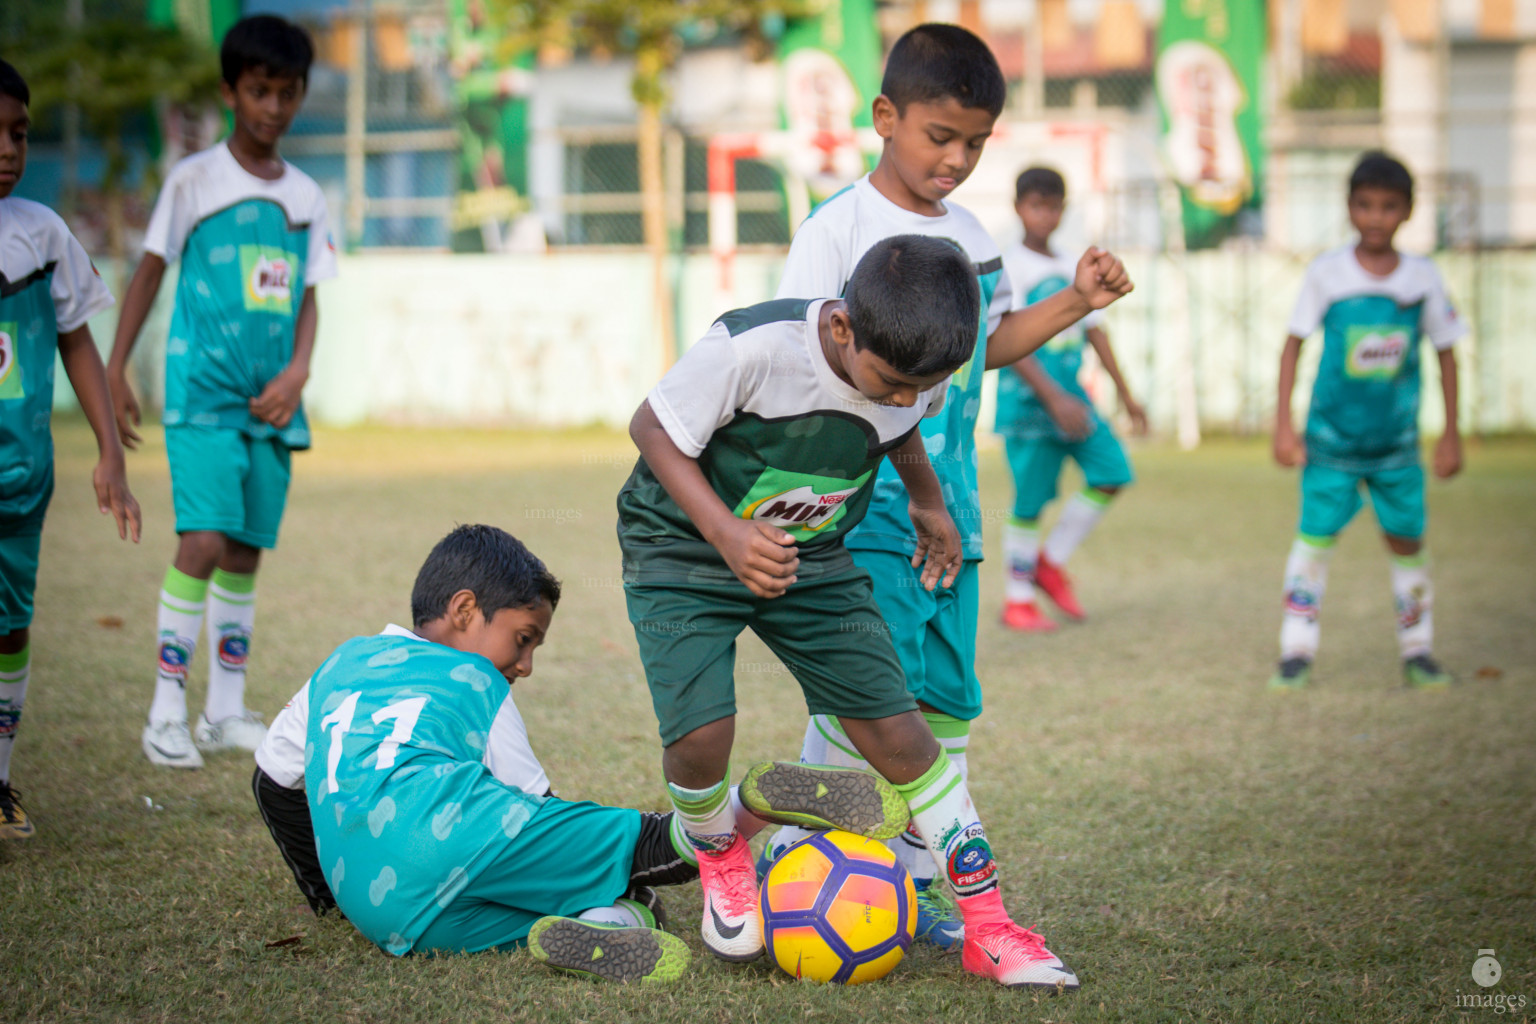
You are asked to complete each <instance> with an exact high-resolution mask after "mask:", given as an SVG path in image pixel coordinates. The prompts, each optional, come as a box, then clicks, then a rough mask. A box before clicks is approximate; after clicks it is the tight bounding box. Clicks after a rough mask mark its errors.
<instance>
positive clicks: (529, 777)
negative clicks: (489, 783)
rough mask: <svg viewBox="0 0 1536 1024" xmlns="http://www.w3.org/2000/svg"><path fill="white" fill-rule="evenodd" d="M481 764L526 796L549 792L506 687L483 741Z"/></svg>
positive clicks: (547, 777) (497, 778) (520, 716)
mask: <svg viewBox="0 0 1536 1024" xmlns="http://www.w3.org/2000/svg"><path fill="white" fill-rule="evenodd" d="M481 760H482V763H483V764H484V765H485V766H486V767H487V768H489V769H490V772H491V775H492V776H494V777H495V778H496V780H497V781H498V782H503V783H506V784H507V785H508V786H512V787H514V788H516V789H520V790H522V791H523V792H524V793H527V794H528V795H529V796H543V795H544V794H545V793H548V792H549V776H548V775H546V774H544V766H543V765H541V764H539V759H538V757H536V756H535V755H534V753H533V747H532V746H530V745H529V743H528V727H527V726H525V725H524V724H523V716H522V715H521V714H520V713H519V712H518V710H517V704H516V703H514V702H513V700H512V694H511V692H510V690H509V692H508V693H507V699H506V700H504V701H502V704H501V707H500V709H498V710H497V712H496V717H495V719H493V720H492V722H491V728H490V732H489V734H488V735H487V736H486V740H485V757H484V758H482V759H481Z"/></svg>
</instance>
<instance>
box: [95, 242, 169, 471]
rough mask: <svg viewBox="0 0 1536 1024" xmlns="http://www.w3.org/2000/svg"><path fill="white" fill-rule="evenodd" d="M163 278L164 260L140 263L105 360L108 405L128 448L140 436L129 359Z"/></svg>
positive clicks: (156, 258) (151, 257) (146, 256)
mask: <svg viewBox="0 0 1536 1024" xmlns="http://www.w3.org/2000/svg"><path fill="white" fill-rule="evenodd" d="M164 277H165V260H163V259H161V258H160V257H159V256H156V255H155V254H154V253H152V252H147V253H145V254H144V258H143V259H141V260H139V266H138V269H137V270H135V271H134V272H133V279H132V280H131V281H129V282H128V290H127V292H125V293H124V294H123V305H122V308H121V309H120V310H119V311H118V315H117V332H116V334H114V335H113V338H112V355H111V356H110V357H108V359H107V384H108V386H109V387H110V389H111V396H110V405H111V411H112V416H113V419H114V420H115V421H116V424H117V433H118V436H119V437H120V438H121V439H122V442H123V445H124V446H125V447H127V448H130V449H131V448H137V447H138V446H139V435H138V433H136V432H135V431H134V429H133V428H134V427H136V426H138V425H139V419H140V416H139V401H138V399H137V398H135V397H134V394H133V388H132V387H130V386H129V384H128V357H129V356H130V355H132V354H133V346H134V345H135V344H136V343H137V342H138V340H139V331H140V330H142V329H143V327H144V321H145V320H146V319H147V318H148V317H149V309H150V307H151V306H153V305H154V304H155V296H156V295H158V294H159V292H160V281H161V279H162V278H164Z"/></svg>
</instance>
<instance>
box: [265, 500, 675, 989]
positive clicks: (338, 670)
mask: <svg viewBox="0 0 1536 1024" xmlns="http://www.w3.org/2000/svg"><path fill="white" fill-rule="evenodd" d="M559 603H560V583H559V581H558V580H556V579H555V578H554V576H553V575H552V574H551V573H550V572H549V570H548V569H547V568H545V566H544V563H543V562H541V561H540V560H539V559H538V558H537V557H536V556H535V555H534V554H533V553H532V552H530V551H529V550H528V549H527V548H526V547H525V546H524V545H523V544H522V543H521V542H519V541H518V540H517V538H515V537H513V536H512V535H510V534H508V533H507V532H506V531H504V530H500V529H497V528H496V527H494V526H488V525H484V524H475V525H468V526H460V527H457V528H456V529H454V530H453V531H452V532H451V533H449V534H448V536H446V537H444V538H443V539H442V540H441V541H439V542H438V543H437V544H436V545H435V546H434V547H433V549H432V551H431V553H430V554H428V555H427V557H426V560H425V561H424V562H423V563H422V566H421V570H420V571H419V572H418V573H417V575H416V582H415V584H414V586H413V587H412V589H411V620H412V625H411V628H410V629H404V628H402V627H400V626H395V625H391V626H388V627H386V628H385V629H384V630H383V632H381V633H379V634H377V635H376V636H368V637H355V638H353V639H351V640H349V641H347V642H346V643H344V644H342V645H341V646H340V647H338V648H337V649H336V651H335V652H334V653H333V654H332V655H331V656H330V657H329V658H327V659H326V660H325V662H324V663H323V664H321V666H320V667H319V669H317V670H316V672H315V674H314V675H313V676H311V677H310V679H309V681H308V682H307V683H306V684H305V685H304V687H303V688H302V689H300V691H299V693H298V695H297V696H295V697H294V699H293V700H291V701H289V703H288V705H287V706H286V707H285V708H284V709H283V711H282V712H281V713H280V714H279V715H278V716H277V718H276V720H274V721H273V723H272V729H271V730H270V731H269V732H268V734H267V737H266V739H265V740H264V741H263V743H262V745H261V746H260V747H258V748H257V750H256V763H257V768H256V772H255V775H254V777H253V779H252V787H253V791H254V793H255V797H256V803H257V806H258V807H259V808H260V809H261V814H262V819H263V821H265V822H266V824H267V827H268V828H269V829H270V830H271V832H272V836H273V839H274V840H276V842H277V845H278V848H279V850H280V851H281V852H282V854H283V859H284V860H285V861H286V862H287V863H288V866H289V867H290V868H291V869H292V871H293V874H294V878H295V880H296V881H297V882H298V884H299V887H300V889H301V890H302V891H303V893H304V895H305V897H306V899H308V900H309V902H310V905H311V906H312V907H313V908H314V909H315V912H316V913H324V912H325V911H326V910H327V909H329V908H330V907H339V908H340V910H341V912H342V913H344V914H345V915H346V917H347V920H349V921H351V922H352V924H353V925H355V926H356V927H357V929H358V931H360V932H362V934H363V935H364V936H366V937H367V938H368V939H369V940H370V941H372V942H374V943H375V944H377V945H378V946H379V947H380V948H381V949H383V950H384V951H385V952H387V953H390V954H393V955H395V956H404V955H406V954H408V953H420V954H438V953H460V952H464V953H474V952H480V951H484V950H500V949H509V948H513V947H516V946H520V945H522V944H524V943H525V942H526V943H527V945H528V948H529V950H530V952H532V954H533V955H534V957H535V958H536V959H538V960H540V961H541V962H543V963H546V964H548V965H550V966H552V967H558V968H562V969H564V970H569V971H574V972H577V973H581V974H586V975H590V976H594V977H598V978H603V979H607V980H611V981H645V982H657V981H670V980H674V979H676V978H677V977H679V976H680V975H681V974H682V972H683V970H684V969H685V968H686V966H687V964H688V959H689V954H688V948H687V946H686V945H685V944H684V943H683V941H682V940H681V939H679V938H677V937H676V936H673V935H668V934H666V933H665V932H663V931H660V930H659V929H658V928H657V917H656V915H657V913H659V908H660V904H659V901H657V900H656V899H655V894H654V892H653V891H652V890H651V889H650V886H652V885H676V884H680V883H683V882H689V881H692V880H693V879H694V878H696V877H697V876H698V870H697V868H696V867H695V866H694V863H695V862H694V858H693V856H692V852H691V848H690V847H689V845H688V843H687V841H686V840H685V839H683V838H682V835H681V830H680V829H679V828H678V827H677V824H676V819H675V818H674V817H673V816H672V815H670V814H668V815H660V814H643V813H641V812H639V811H634V810H629V809H627V808H619V807H604V806H600V805H598V804H593V803H587V802H575V801H570V800H562V799H560V798H559V797H557V796H555V795H554V794H553V793H552V792H551V791H550V787H549V779H548V777H547V776H546V775H545V774H544V769H543V768H542V767H541V766H540V764H539V761H538V758H537V757H536V756H535V755H534V753H533V750H532V748H531V747H530V745H529V743H528V734H527V730H526V728H525V727H524V725H523V719H522V716H521V715H520V714H519V713H518V709H517V705H516V703H515V702H514V701H513V698H512V690H511V687H512V685H513V684H516V683H517V682H518V681H519V680H522V679H526V678H527V677H528V676H530V675H531V674H532V672H533V658H534V653H535V651H536V650H537V648H538V647H539V646H540V645H541V644H542V643H543V642H544V639H545V636H546V635H547V633H548V631H549V627H550V623H551V620H552V619H553V617H554V613H555V608H556V606H557V605H558V604H559Z"/></svg>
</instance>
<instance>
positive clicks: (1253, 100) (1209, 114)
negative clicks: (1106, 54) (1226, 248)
mask: <svg viewBox="0 0 1536 1024" xmlns="http://www.w3.org/2000/svg"><path fill="white" fill-rule="evenodd" d="M1265 34H1266V25H1265V17H1264V0H1167V3H1166V6H1165V8H1164V11H1163V22H1162V27H1161V28H1160V29H1159V30H1158V34H1157V73H1156V74H1157V96H1158V100H1159V103H1160V105H1161V107H1162V126H1163V159H1164V161H1165V163H1166V165H1167V167H1168V170H1169V172H1170V173H1171V174H1172V176H1173V178H1174V180H1175V181H1177V182H1178V183H1179V186H1180V190H1181V193H1182V198H1183V215H1184V216H1183V219H1184V244H1185V247H1186V248H1189V249H1207V248H1211V247H1213V246H1216V245H1219V244H1220V243H1221V242H1222V240H1223V239H1225V238H1226V237H1227V236H1228V235H1230V234H1231V233H1232V231H1233V228H1234V227H1235V226H1236V223H1237V215H1238V214H1239V213H1240V212H1241V211H1243V210H1258V209H1259V208H1260V205H1261V203H1262V199H1263V195H1262V190H1261V183H1262V181H1263V176H1264V140H1263V103H1262V97H1261V94H1260V91H1259V90H1260V76H1261V74H1262V71H1263V65H1264V51H1265Z"/></svg>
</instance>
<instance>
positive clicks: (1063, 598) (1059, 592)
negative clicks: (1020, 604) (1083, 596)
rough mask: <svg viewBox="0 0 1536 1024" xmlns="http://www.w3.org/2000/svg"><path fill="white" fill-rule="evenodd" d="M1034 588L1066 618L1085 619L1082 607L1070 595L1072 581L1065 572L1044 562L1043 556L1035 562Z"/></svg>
mask: <svg viewBox="0 0 1536 1024" xmlns="http://www.w3.org/2000/svg"><path fill="white" fill-rule="evenodd" d="M1035 586H1037V587H1039V588H1040V589H1041V590H1043V591H1045V596H1046V597H1049V598H1050V599H1051V600H1052V601H1054V602H1056V607H1057V608H1060V609H1061V611H1062V613H1063V614H1064V615H1066V616H1067V618H1069V619H1076V620H1077V621H1078V622H1081V621H1083V619H1085V618H1087V616H1085V615H1084V614H1083V606H1082V605H1080V604H1078V603H1077V595H1076V594H1074V593H1072V580H1071V579H1069V578H1068V576H1067V574H1066V571H1065V570H1063V569H1062V568H1061V567H1060V566H1057V565H1053V564H1051V563H1050V562H1048V561H1046V558H1045V555H1044V554H1041V556H1040V557H1039V558H1037V559H1036V560H1035Z"/></svg>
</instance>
